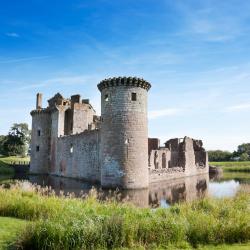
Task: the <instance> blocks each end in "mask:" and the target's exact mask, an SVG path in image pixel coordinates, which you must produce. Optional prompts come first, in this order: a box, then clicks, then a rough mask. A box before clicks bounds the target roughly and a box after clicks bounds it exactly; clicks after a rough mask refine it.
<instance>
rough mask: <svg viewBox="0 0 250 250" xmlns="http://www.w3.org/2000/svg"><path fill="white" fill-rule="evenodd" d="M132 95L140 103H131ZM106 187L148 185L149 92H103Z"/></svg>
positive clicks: (114, 89)
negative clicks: (133, 94)
mask: <svg viewBox="0 0 250 250" xmlns="http://www.w3.org/2000/svg"><path fill="white" fill-rule="evenodd" d="M132 93H135V94H136V101H133V100H131V97H132ZM101 98H102V123H101V142H102V144H101V145H102V146H101V147H102V165H101V166H102V175H101V176H102V181H101V182H102V185H103V186H106V187H111V186H114V187H116V186H120V187H122V188H126V189H130V188H144V187H147V186H148V183H149V182H148V120H147V90H146V89H143V88H141V87H135V86H114V87H108V88H105V89H103V90H102V97H101Z"/></svg>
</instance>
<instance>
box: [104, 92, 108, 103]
mask: <svg viewBox="0 0 250 250" xmlns="http://www.w3.org/2000/svg"><path fill="white" fill-rule="evenodd" d="M104 100H105V102H108V101H109V95H108V94H106V95H105V98H104Z"/></svg>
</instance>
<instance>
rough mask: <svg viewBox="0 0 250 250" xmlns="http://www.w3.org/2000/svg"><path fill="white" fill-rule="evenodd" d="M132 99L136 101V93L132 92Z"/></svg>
mask: <svg viewBox="0 0 250 250" xmlns="http://www.w3.org/2000/svg"><path fill="white" fill-rule="evenodd" d="M131 99H132V101H136V99H137V96H136V93H132V95H131Z"/></svg>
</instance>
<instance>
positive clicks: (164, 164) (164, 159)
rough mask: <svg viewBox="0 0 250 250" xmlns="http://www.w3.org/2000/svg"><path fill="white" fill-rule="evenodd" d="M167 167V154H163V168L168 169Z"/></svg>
mask: <svg viewBox="0 0 250 250" xmlns="http://www.w3.org/2000/svg"><path fill="white" fill-rule="evenodd" d="M166 167H167V157H166V154H165V153H163V154H162V168H166Z"/></svg>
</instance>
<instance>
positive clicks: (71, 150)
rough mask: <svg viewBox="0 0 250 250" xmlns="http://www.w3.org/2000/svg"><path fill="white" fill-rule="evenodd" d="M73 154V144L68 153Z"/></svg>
mask: <svg viewBox="0 0 250 250" xmlns="http://www.w3.org/2000/svg"><path fill="white" fill-rule="evenodd" d="M73 152H74V148H73V144H71V145H70V153H71V154H72V153H73Z"/></svg>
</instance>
